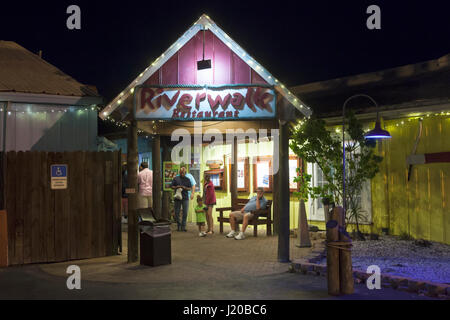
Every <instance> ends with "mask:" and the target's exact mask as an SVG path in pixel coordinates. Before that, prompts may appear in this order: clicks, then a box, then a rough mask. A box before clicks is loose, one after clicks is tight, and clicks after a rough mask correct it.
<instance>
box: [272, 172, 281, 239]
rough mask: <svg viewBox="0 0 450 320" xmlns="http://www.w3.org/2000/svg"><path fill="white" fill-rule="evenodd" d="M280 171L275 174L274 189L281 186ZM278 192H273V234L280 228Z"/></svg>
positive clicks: (275, 234)
mask: <svg viewBox="0 0 450 320" xmlns="http://www.w3.org/2000/svg"><path fill="white" fill-rule="evenodd" d="M279 177H280V173H279V171H278V172H277V173H276V174H274V175H273V190H278V186H279V182H278V180H279ZM278 198H279V197H278V193H273V202H272V208H273V209H272V210H273V218H272V219H273V235H274V236H277V235H278V234H279V230H280V210H279V205H278V204H279V202H278V201H279V199H278Z"/></svg>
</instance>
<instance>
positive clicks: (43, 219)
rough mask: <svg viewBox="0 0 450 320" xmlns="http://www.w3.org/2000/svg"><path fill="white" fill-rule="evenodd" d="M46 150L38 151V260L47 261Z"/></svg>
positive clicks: (48, 194) (47, 180) (47, 200)
mask: <svg viewBox="0 0 450 320" xmlns="http://www.w3.org/2000/svg"><path fill="white" fill-rule="evenodd" d="M47 158H48V154H47V152H39V171H40V175H39V199H40V205H39V222H40V223H39V260H40V261H39V262H47V261H48V257H47V232H48V228H47V226H48V223H49V217H48V210H49V208H50V192H49V190H50V186H49V183H50V178H49V174H48V170H49V169H48V167H47Z"/></svg>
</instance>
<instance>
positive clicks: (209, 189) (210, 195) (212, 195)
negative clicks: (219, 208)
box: [203, 174, 216, 234]
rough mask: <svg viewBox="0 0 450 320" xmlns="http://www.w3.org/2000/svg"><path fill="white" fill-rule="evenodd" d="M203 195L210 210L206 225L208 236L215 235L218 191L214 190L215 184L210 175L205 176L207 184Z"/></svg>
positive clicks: (207, 214)
mask: <svg viewBox="0 0 450 320" xmlns="http://www.w3.org/2000/svg"><path fill="white" fill-rule="evenodd" d="M203 193H204V197H203V198H204V199H205V205H206V207H207V209H208V211H207V212H206V223H207V224H208V231H207V234H213V233H214V221H213V216H212V210H213V207H214V206H215V205H216V191H215V189H214V184H213V182H212V181H211V177H210V175H209V174H206V175H205V183H204V185H203Z"/></svg>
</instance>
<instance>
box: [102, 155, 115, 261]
mask: <svg viewBox="0 0 450 320" xmlns="http://www.w3.org/2000/svg"><path fill="white" fill-rule="evenodd" d="M104 160H105V173H104V185H105V192H104V194H103V202H104V204H105V208H104V209H105V210H104V216H105V250H106V251H105V254H106V255H112V254H113V238H114V237H113V234H114V232H113V225H114V223H113V215H114V211H113V202H114V198H113V180H114V177H113V174H114V172H113V168H114V165H113V162H114V157H113V153H112V152H105V153H104Z"/></svg>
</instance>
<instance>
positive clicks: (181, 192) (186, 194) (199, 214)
mask: <svg viewBox="0 0 450 320" xmlns="http://www.w3.org/2000/svg"><path fill="white" fill-rule="evenodd" d="M195 185H196V182H195V179H194V177H193V176H192V175H191V174H190V173H187V172H186V167H184V166H182V167H181V168H180V174H179V175H178V176H176V177H175V178H174V179H173V180H172V184H171V188H172V189H173V190H174V192H175V195H174V209H175V219H176V221H177V230H178V231H186V220H187V215H188V212H189V200H194V192H195ZM215 204H216V193H215V190H214V185H213V183H212V181H211V179H210V177H209V175H205V183H204V185H203V197H202V196H200V195H198V196H197V206H196V207H195V213H196V218H197V225H198V230H199V236H200V237H204V236H206V235H207V234H213V233H214V223H213V217H212V209H213V207H214V205H215ZM181 209H183V211H182V215H181V217H180V210H181ZM205 222H206V223H207V225H208V230H207V231H206V232H205V231H204V227H205Z"/></svg>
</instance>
